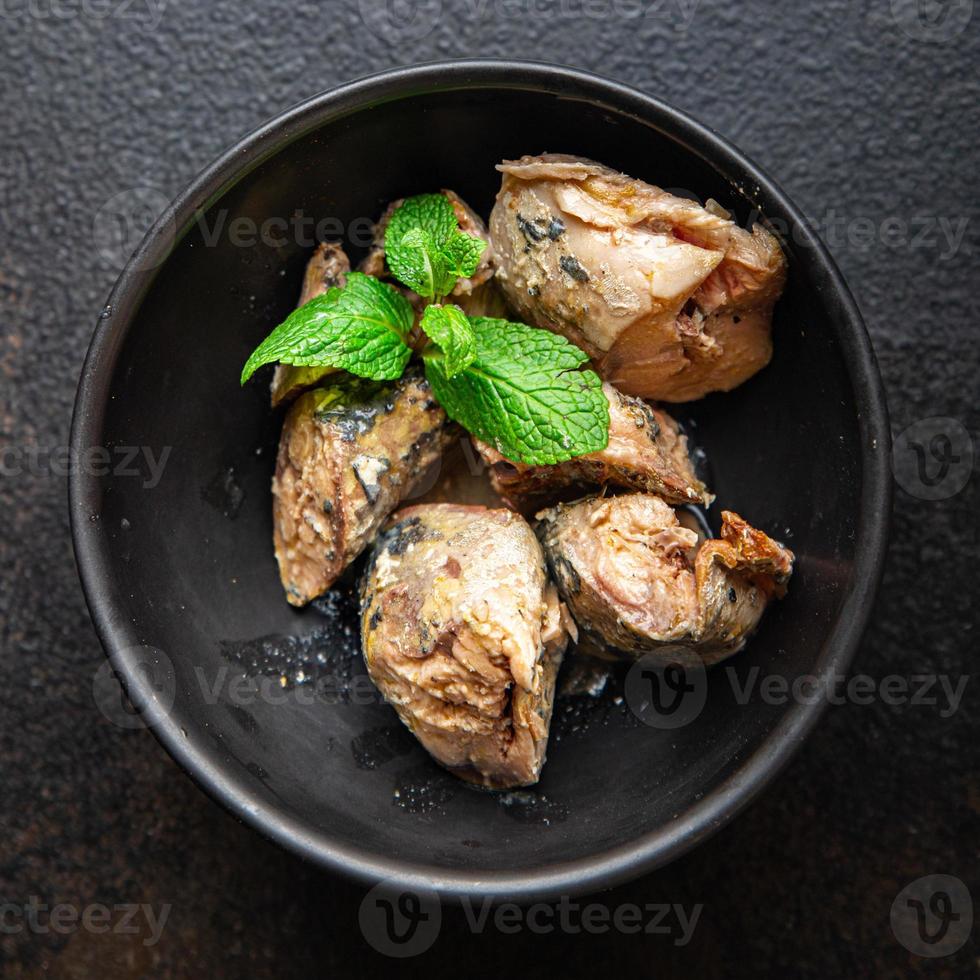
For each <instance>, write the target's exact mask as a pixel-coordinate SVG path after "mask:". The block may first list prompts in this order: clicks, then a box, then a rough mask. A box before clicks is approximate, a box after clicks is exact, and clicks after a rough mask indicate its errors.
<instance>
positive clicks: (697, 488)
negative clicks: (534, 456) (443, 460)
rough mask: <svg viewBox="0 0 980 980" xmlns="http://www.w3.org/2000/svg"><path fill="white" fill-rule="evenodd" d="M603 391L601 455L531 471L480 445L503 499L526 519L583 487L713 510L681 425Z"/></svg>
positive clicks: (635, 401)
mask: <svg viewBox="0 0 980 980" xmlns="http://www.w3.org/2000/svg"><path fill="white" fill-rule="evenodd" d="M602 390H603V393H604V394H605V396H606V399H607V401H608V402H609V442H608V444H607V445H606V448H605V449H601V450H599V452H595V453H588V454H586V455H584V456H576V457H574V458H573V459H570V460H567V461H566V462H564V463H558V464H556V465H553V466H530V465H528V464H526V463H519V462H514V461H512V460H509V459H506V458H505V457H504V456H502V455H501V454H500V453H499V452H498V451H497V450H496V449H494V448H493V447H492V446H488V445H487V444H486V443H484V442H480V440H479V439H474V440H473V444H474V446H475V448H476V450H477V452H479V454H480V456H481V458H482V459H483V461H484V462H485V463H486V464H487V466H488V467H489V474H490V480H491V482H492V483H493V487H494V489H495V490H496V491H497V493H499V494H500V496H501V497H503V498H504V499H505V500H506V501H507V502H508V503H509V504H510V505H511V506H513V507H514V508H516V509H517V510H520V511H521V512H522V513H533V512H534V511H535V510H537V509H539V508H540V507H541V506H542V505H544V504H545V503H550V502H553V500H554V495H555V491H557V490H560V489H562V488H565V487H570V486H574V485H576V484H580V483H584V484H599V485H600V486H603V485H605V484H607V483H609V484H612V485H614V486H617V487H625V488H626V489H628V490H644V491H648V492H650V493H656V494H659V495H660V496H661V497H663V498H664V499H665V500H668V501H670V502H671V503H674V504H703V505H705V506H707V505H709V504H710V503H711V501H712V500H713V499H714V497H713V495H712V494H711V493H709V492H708V489H707V487H705V485H704V484H703V483H702V482H701V481H700V480H699V479H698V477H697V475H696V474H695V472H694V464H693V462H692V461H691V457H690V454H689V452H688V446H687V437H686V436H684V434H683V433H682V432H681V431H680V428H679V427H678V425H677V422H675V421H674V419H672V418H671V417H670V416H669V415H668V414H667V413H666V412H664V411H662V410H660V409H658V408H654V407H653V406H651V405H648V404H646V402H644V401H642V400H641V399H639V398H633V397H630V396H629V395H624V394H622V393H621V392H619V391H618V390H617V389H616V388H614V387H613V386H612V385H611V384H609V383H608V382H607V383H605V384H604V385H603V386H602ZM549 497H550V498H551V500H549V499H548V498H549Z"/></svg>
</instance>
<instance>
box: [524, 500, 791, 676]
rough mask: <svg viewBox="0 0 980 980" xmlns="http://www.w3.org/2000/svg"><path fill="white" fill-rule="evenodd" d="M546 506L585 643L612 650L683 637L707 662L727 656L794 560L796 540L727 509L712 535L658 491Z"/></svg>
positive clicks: (554, 552)
mask: <svg viewBox="0 0 980 980" xmlns="http://www.w3.org/2000/svg"><path fill="white" fill-rule="evenodd" d="M538 516H539V517H540V518H541V524H540V525H539V534H540V536H541V539H542V542H543V544H544V549H545V554H546V555H547V557H548V566H549V568H550V569H551V574H552V576H553V578H554V580H555V582H556V584H557V585H558V590H559V592H560V593H561V596H562V598H563V599H564V600H565V602H566V603H567V604H568V608H569V610H570V611H571V613H572V616H573V617H574V619H575V621H576V623H577V624H578V626H579V629H580V630H581V632H582V634H583V639H584V642H583V647H584V648H585V649H586V650H587V651H589V652H592V653H597V654H600V655H603V656H625V657H628V658H637V657H640V656H642V655H643V654H645V653H647V652H649V651H655V650H657V649H658V648H659V647H661V646H663V645H665V644H674V645H676V644H680V645H683V646H688V647H692V648H693V649H695V650H696V651H697V652H698V654H699V655H700V657H701V658H702V660H703V661H704V662H705V663H706V664H712V663H716V662H717V661H719V660H723V659H725V658H726V657H728V656H731V655H732V654H733V653H736V652H737V651H739V650H741V649H742V647H743V646H745V642H746V640H747V639H748V637H749V635H750V634H751V633H752V632H753V631H754V630H755V628H756V627H757V626H758V624H759V620H760V619H761V618H762V614H763V612H764V611H765V608H766V605H767V604H768V602H769V600H770V599H772V598H774V597H781V596H783V595H784V594H785V591H786V584H787V582H788V581H789V577H790V574H791V573H792V570H793V553H792V552H791V551H790V550H789V549H788V548H785V547H784V546H783V545H781V544H779V542H777V541H773V540H772V538H769V537H767V536H766V535H765V534H763V533H762V531H757V530H756V529H755V528H753V527H750V526H749V525H748V524H747V523H746V522H745V521H744V520H742V518H741V517H739V516H738V514H735V513H732V512H731V511H722V528H721V537H720V539H709V540H701V539H699V536H698V534H697V532H696V531H693V530H690V529H689V528H687V527H684V526H683V525H681V524H680V522H679V521H678V519H677V515H676V514H675V513H674V510H673V509H672V508H671V507H670V506H668V505H667V504H666V503H664V501H663V500H661V499H660V498H659V497H655V496H652V495H650V494H626V495H624V496H621V497H610V498H600V497H592V498H589V499H587V500H582V501H579V502H577V503H574V504H570V505H559V506H558V507H555V508H553V509H551V510H549V511H545V512H543V513H542V514H539V515H538Z"/></svg>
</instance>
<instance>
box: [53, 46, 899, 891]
mask: <svg viewBox="0 0 980 980" xmlns="http://www.w3.org/2000/svg"><path fill="white" fill-rule="evenodd" d="M501 88H507V89H516V90H519V91H520V90H523V91H528V92H539V93H545V94H552V95H557V96H560V97H566V98H577V99H583V100H586V101H588V102H590V103H592V104H599V105H601V106H602V107H604V108H608V109H609V110H611V111H612V112H613V113H615V114H616V115H620V116H623V115H625V116H628V117H632V118H633V119H635V120H637V121H638V122H640V123H642V124H643V125H646V126H648V127H650V128H653V129H655V130H660V131H663V132H664V133H665V134H666V135H668V136H669V137H670V138H672V139H675V140H677V141H679V142H681V143H682V144H683V145H684V146H685V147H686V149H688V150H689V151H690V152H693V153H695V154H697V155H698V156H700V157H701V158H703V159H705V160H706V162H707V163H708V164H709V165H711V166H713V167H714V168H715V169H716V170H718V171H719V172H720V173H721V174H722V175H723V176H725V177H727V178H728V179H730V180H731V179H732V178H731V175H732V174H738V175H739V176H740V177H742V178H743V180H742V183H741V188H742V191H743V194H745V195H746V196H747V197H749V198H750V200H752V199H754V200H756V201H758V202H762V203H761V210H762V212H763V213H766V212H767V210H770V211H771V210H772V209H773V206H774V207H775V209H777V210H779V211H781V212H782V213H783V214H784V215H786V216H787V217H788V218H789V219H791V222H792V224H793V226H794V250H795V251H796V252H797V254H798V255H804V256H806V262H805V265H806V268H807V274H808V276H810V277H811V278H812V279H813V281H814V283H815V285H816V287H817V288H818V289H820V290H821V292H823V293H824V295H826V296H827V297H828V301H829V302H831V303H833V304H835V305H836V306H837V309H838V312H839V318H840V321H841V323H842V325H843V326H842V329H841V330H840V331H838V332H837V340H838V343H839V344H840V346H841V351H842V355H843V359H844V362H845V365H846V368H847V371H848V376H849V381H850V384H851V386H852V389H853V391H854V398H855V402H856V405H857V411H858V424H859V432H860V437H861V441H862V445H863V447H864V451H863V455H862V488H861V500H860V513H859V521H858V528H857V539H856V543H855V562H854V571H853V578H852V585H851V589H850V592H849V593H848V594H847V595H846V598H845V600H844V602H843V603H842V605H841V607H840V609H839V611H838V614H837V616H836V618H835V620H834V623H833V625H832V628H831V630H830V632H829V633H828V635H827V637H826V639H825V641H824V643H823V645H822V647H821V649H820V653H819V657H818V659H817V662H816V664H815V665H814V673H826V674H827V675H830V674H839V673H843V672H844V671H846V670H847V668H848V667H849V665H850V663H851V661H852V660H853V657H854V655H855V653H856V650H857V647H858V644H859V642H860V640H861V636H862V634H863V632H864V629H865V626H866V625H867V621H868V618H869V616H870V611H871V606H872V603H873V600H874V596H875V593H876V590H877V588H878V585H879V583H880V580H881V576H882V571H883V565H884V558H885V551H886V547H887V537H888V524H889V519H890V512H891V494H892V485H891V474H890V455H891V454H890V445H891V436H890V429H889V423H888V412H887V405H886V402H885V395H884V390H883V386H882V382H881V378H880V375H879V372H878V367H877V363H876V360H875V356H874V352H873V349H872V346H871V341H870V339H869V337H868V334H867V331H866V329H865V326H864V323H863V321H862V318H861V315H860V312H859V311H858V308H857V305H856V303H855V301H854V299H853V297H852V296H851V293H850V291H849V289H848V287H847V285H846V284H845V282H844V280H843V277H842V276H841V273H840V271H839V270H838V268H837V266H836V264H835V263H834V261H833V259H832V258H831V257H830V254H829V252H828V250H827V248H826V246H824V244H823V243H822V242H821V241H820V240H819V238H818V237H817V235H816V234H815V233H814V231H813V229H812V227H811V226H810V224H809V223H808V222H807V221H806V219H805V218H804V216H803V215H802V214H801V212H800V211H799V210H798V209H797V208H796V207H795V206H794V205H793V203H792V202H791V201H790V200H789V199H788V198H787V197H786V195H785V194H784V193H783V191H782V190H781V189H780V188H779V187H778V185H777V184H775V182H774V181H772V179H771V178H770V177H768V175H766V174H765V172H764V171H762V170H761V169H760V168H759V167H758V166H756V165H755V164H754V163H752V162H751V161H750V160H749V159H747V158H746V157H745V155H744V154H742V153H741V152H740V151H738V150H736V149H735V147H734V146H732V145H731V144H730V143H728V142H727V140H725V139H724V138H723V137H721V136H720V135H718V134H717V133H715V132H714V131H713V130H711V129H710V128H709V127H707V126H705V125H704V124H702V123H700V122H697V121H696V120H694V119H692V118H691V117H689V116H688V115H686V114H685V113H683V112H681V111H680V110H678V109H675V108H673V107H672V106H669V105H667V104H666V103H664V102H663V101H661V100H660V99H658V98H655V97H654V96H651V95H647V94H645V93H644V92H641V91H639V90H638V89H635V88H633V87H631V86H629V85H626V84H623V83H621V82H617V81H613V80H611V79H607V78H603V77H602V76H599V75H596V74H593V73H591V72H587V71H583V70H581V69H577V68H571V67H565V66H561V65H555V64H547V63H543V62H532V61H515V60H496V59H467V60H460V61H452V62H429V63H425V64H419V65H410V66H407V67H401V68H395V69H391V70H388V71H383V72H379V73H376V74H372V75H368V76H366V77H364V78H360V79H357V80H355V81H352V82H349V83H345V84H342V85H340V86H337V87H334V88H332V89H328V90H326V91H324V92H321V93H319V94H317V95H314V96H312V97H311V98H309V99H306V100H304V101H302V102H299V103H297V104H295V105H293V106H292V107H290V108H288V109H286V110H285V111H283V112H281V113H280V114H278V115H277V116H275V117H273V118H272V119H270V120H268V121H266V122H265V123H263V124H262V125H261V126H259V127H258V128H257V129H255V130H253V131H252V132H251V133H249V134H248V135H246V136H244V137H243V138H242V139H241V140H239V141H238V142H237V143H236V144H235V145H233V146H232V147H230V148H229V149H228V150H226V151H225V152H224V153H223V154H222V155H221V156H220V157H218V158H217V159H216V160H215V161H214V162H213V163H211V164H210V165H209V166H208V167H207V168H205V169H204V170H203V171H202V172H201V173H199V174H198V175H197V176H196V177H195V178H194V179H193V180H192V181H190V183H188V184H187V185H186V186H185V187H184V189H183V190H182V191H181V192H180V194H179V195H178V196H177V197H176V198H175V199H174V201H173V202H172V203H171V204H170V205H169V206H168V207H167V209H166V210H165V211H164V212H163V214H161V215H160V217H159V218H158V220H157V221H156V222H155V224H154V225H153V226H152V227H151V229H150V230H149V231H148V232H147V234H146V236H145V237H144V239H143V241H142V242H141V243H140V245H139V246H138V247H137V249H136V251H135V252H134V253H133V255H132V256H131V258H130V260H129V262H128V263H127V265H126V267H125V268H124V269H123V271H122V273H121V274H120V276H119V278H118V280H117V282H116V284H115V286H114V287H113V289H112V291H111V293H110V295H109V297H108V300H107V305H106V311H105V312H104V313H103V315H102V316H101V317H100V318H99V322H98V324H97V326H96V329H95V332H94V334H93V337H92V340H91V343H90V346H89V349H88V353H87V355H86V358H85V362H84V366H83V368H82V371H81V375H80V378H79V383H78V390H77V395H76V401H75V410H74V414H73V417H72V426H71V439H70V452H71V458H72V459H73V460H74V459H79V458H81V454H82V453H83V452H84V451H85V449H86V448H87V447H90V446H97V445H101V444H102V432H103V422H104V419H105V414H106V408H107V403H108V396H109V390H110V386H111V381H112V377H113V372H114V368H115V364H116V360H117V358H118V355H119V352H120V350H121V348H122V344H123V341H124V340H125V338H126V336H127V334H128V332H129V329H130V327H131V325H132V322H133V319H134V316H135V315H136V313H137V312H138V310H139V306H140V303H141V301H142V298H143V296H144V295H145V294H146V292H147V290H148V289H149V287H150V284H151V283H152V281H153V279H154V278H155V275H156V273H157V271H158V270H159V269H160V267H162V265H163V264H164V262H165V261H166V260H167V258H168V257H169V255H170V254H171V252H172V250H173V249H174V248H175V247H176V245H177V243H178V242H179V241H180V238H181V237H182V233H183V232H186V230H187V229H188V228H189V227H190V224H191V221H192V219H193V215H194V214H195V212H196V211H197V210H198V209H201V208H204V207H206V206H208V205H209V204H210V203H211V202H213V201H214V200H216V199H217V198H218V197H220V196H221V195H222V194H223V193H224V192H225V191H226V190H227V189H228V188H229V187H230V186H231V184H232V183H234V182H235V181H237V180H238V179H240V178H241V177H242V176H243V175H244V174H245V173H248V172H250V171H251V170H253V169H254V168H255V167H257V166H259V165H260V164H261V163H262V162H264V161H265V160H267V159H268V158H269V157H271V156H273V155H275V154H276V153H278V152H279V151H280V150H281V149H283V148H284V147H285V146H286V145H288V144H289V143H291V142H293V141H294V140H296V139H299V138H301V137H303V136H305V135H306V134H307V133H309V132H310V131H312V130H315V129H317V128H319V127H321V126H323V125H325V124H327V123H329V122H332V121H334V120H336V119H338V118H341V117H344V116H349V115H352V114H354V113H356V112H359V111H363V110H365V109H368V108H370V107H371V106H374V105H377V104H380V103H382V102H389V101H397V100H399V99H402V98H409V97H413V96H418V95H424V94H433V93H437V92H440V91H458V90H460V89H463V90H479V89H501ZM746 178H747V179H746ZM749 188H751V191H749ZM175 229H176V234H175V233H174V232H175ZM106 313H109V315H106ZM83 469H84V468H82V467H75V466H71V467H70V468H69V470H70V472H69V512H70V520H71V530H72V539H73V543H74V549H75V560H76V564H77V567H78V571H79V576H80V578H81V582H82V588H83V591H84V594H85V598H86V601H87V603H88V606H89V610H90V612H91V615H92V619H93V622H94V624H95V628H96V632H97V634H98V636H99V638H100V640H101V642H102V644H103V646H104V648H105V650H106V651H107V654H108V657H109V660H110V661H111V663H112V666H113V668H114V669H115V671H116V673H117V676H119V678H120V680H121V681H122V683H123V685H124V687H125V688H126V690H127V691H128V692H129V694H130V696H131V697H134V698H135V699H138V700H139V702H140V703H142V704H144V705H146V720H147V722H148V727H150V729H151V731H153V733H154V735H155V736H156V737H157V739H158V740H159V741H160V742H161V743H162V745H163V746H164V748H166V750H167V751H168V752H169V753H170V755H171V756H172V757H173V758H174V759H175V760H176V762H177V763H178V764H179V765H180V766H181V768H183V769H184V770H185V771H186V772H187V773H188V774H189V775H190V776H191V777H192V778H193V779H194V780H195V782H197V783H198V785H199V786H201V787H202V788H203V789H204V790H205V791H206V792H207V793H208V794H209V795H210V796H211V797H212V798H214V799H216V800H217V801H218V802H219V803H221V804H222V805H223V806H224V807H226V808H227V809H228V810H229V811H231V813H232V814H234V815H235V816H236V817H238V818H239V819H241V820H242V821H244V822H245V823H247V824H249V825H251V826H252V827H253V828H255V829H257V830H258V831H259V832H260V833H262V834H263V835H265V836H266V837H267V838H270V839H272V840H274V841H276V842H277V843H279V844H281V845H282V846H283V847H285V848H286V849H287V850H289V851H292V852H293V853H295V854H297V855H299V856H300V857H302V858H304V859H306V860H308V861H311V862H312V863H314V864H316V865H318V866H320V867H322V868H325V869H328V870H331V871H337V872H341V873H343V874H346V875H348V876H350V877H353V878H354V879H356V880H359V881H361V882H363V883H366V884H369V885H370V884H375V883H377V882H378V881H382V880H383V881H386V882H388V883H389V884H390V885H391V886H392V887H394V888H399V889H404V890H414V891H420V892H436V893H438V894H439V895H440V897H442V898H446V899H450V900H460V899H463V898H467V899H470V900H474V899H475V900H483V899H487V898H489V899H492V900H503V899H507V900H517V901H531V900H537V899H543V898H549V897H556V896H560V895H568V896H574V895H578V894H583V893H587V892H593V891H597V890H599V889H603V888H608V887H611V886H612V885H615V884H617V883H619V882H622V881H624V880H627V879H629V878H634V877H637V876H638V875H640V874H643V873H645V872H649V871H651V870H653V869H655V868H657V867H660V866H662V865H664V864H666V863H668V862H669V861H672V860H674V859H675V858H677V857H679V856H680V855H681V854H683V853H685V852H686V851H688V850H690V849H691V848H693V847H694V846H696V845H697V844H698V843H700V842H701V841H703V840H704V839H706V838H707V837H709V836H710V835H711V834H713V833H715V832H716V831H717V830H718V829H720V828H721V827H722V826H724V825H725V824H727V823H728V822H729V821H730V820H731V819H732V818H733V817H734V816H735V815H736V814H738V813H739V812H740V811H741V810H742V809H743V808H745V807H746V806H747V805H748V804H749V803H750V802H751V801H752V800H753V799H754V798H755V797H756V796H757V795H758V794H759V792H760V791H761V790H762V789H763V788H764V787H765V786H766V785H767V784H768V783H769V782H770V781H771V780H772V779H773V778H774V777H775V775H776V774H777V773H778V772H779V771H780V770H781V769H782V768H783V766H784V765H785V764H786V763H787V762H788V760H789V759H790V758H791V756H792V755H793V753H794V752H795V751H796V750H797V748H798V747H799V746H800V744H801V743H802V742H803V740H804V738H805V737H806V736H807V734H808V733H809V732H810V731H811V729H812V728H813V726H814V725H815V724H816V722H817V720H818V719H819V717H820V716H821V714H822V712H823V710H824V708H825V707H826V705H825V703H824V699H819V700H818V701H817V702H816V703H814V704H805V703H796V704H792V705H790V706H789V707H788V709H787V710H786V711H785V713H784V714H783V715H782V717H781V718H780V720H779V722H778V724H777V725H775V726H774V727H773V729H772V730H771V731H770V732H769V733H768V734H767V735H766V736H765V738H764V740H763V742H762V744H761V745H760V746H759V747H758V748H757V750H756V751H755V752H754V753H753V754H752V755H750V756H748V757H747V758H746V759H744V760H743V761H742V763H741V764H740V765H739V766H738V768H737V770H736V771H735V772H734V773H732V774H731V775H730V776H729V778H728V779H727V780H725V781H724V782H723V783H721V784H720V785H719V786H717V787H716V788H715V789H714V790H712V791H711V792H710V793H707V794H706V795H705V796H704V797H703V798H702V799H701V800H700V801H699V802H698V803H696V804H695V805H694V806H693V807H691V808H689V809H688V810H687V811H685V812H683V813H682V814H680V815H679V816H678V817H677V818H676V819H675V820H672V821H671V822H669V823H667V824H665V825H664V826H662V827H660V828H658V829H656V830H654V831H651V832H649V833H647V834H644V835H643V836H641V837H638V838H636V839H634V840H632V841H630V842H629V843H627V844H622V845H619V846H617V847H615V848H612V849H606V850H601V851H596V852H595V853H592V854H589V855H588V856H585V857H581V858H578V859H575V860H570V861H567V862H561V863H553V864H549V865H543V866H540V867H536V868H531V869H529V870H527V871H524V872H515V871H468V870H460V869H449V868H441V867H437V866H435V865H429V864H426V863H424V862H405V861H400V860H395V859H390V858H386V857H385V856H384V855H383V854H379V853H376V852H372V851H367V850H361V849H360V848H358V847H355V846H351V845H349V844H346V843H344V842H342V841H340V840H339V839H335V838H333V837H331V835H330V834H329V832H327V831H325V830H316V829H312V828H310V827H309V826H307V825H306V824H305V823H304V822H302V821H300V820H298V819H296V818H294V817H292V816H290V815H287V814H284V813H281V812H279V811H278V810H277V809H276V808H275V807H274V806H271V805H269V804H267V803H265V802H263V801H262V800H261V798H260V797H259V796H258V795H257V794H256V793H254V792H251V791H250V790H249V789H248V787H247V786H246V785H245V784H244V783H242V782H240V781H237V780H236V779H235V778H233V777H231V776H229V775H228V774H227V772H226V770H225V768H224V767H223V766H222V765H221V764H220V763H218V762H217V761H216V760H215V759H213V758H209V754H208V752H207V748H206V747H205V746H197V745H195V744H193V743H192V742H191V741H190V740H189V739H187V738H184V737H183V736H182V733H181V731H180V728H179V725H178V722H177V721H176V720H175V719H174V718H173V717H172V716H170V715H169V714H168V713H167V712H165V711H160V710H158V706H157V704H156V702H155V701H154V692H153V691H152V689H150V688H149V687H148V684H147V678H146V677H145V674H144V673H143V672H142V671H140V670H139V669H138V663H137V661H136V658H135V655H134V652H133V651H134V648H135V647H136V646H138V644H139V643H140V640H139V637H138V635H137V633H136V630H135V628H134V627H133V624H132V623H131V622H130V621H129V619H128V618H127V617H124V616H123V615H122V614H121V607H120V604H119V603H118V602H117V601H116V600H117V593H118V589H117V587H116V586H115V585H114V583H113V576H112V567H111V563H110V557H109V553H108V548H107V545H106V539H105V537H104V536H103V535H102V534H101V533H100V530H99V528H98V522H97V521H95V522H93V521H92V520H90V515H97V514H98V513H99V512H100V509H101V487H100V480H99V477H98V476H96V475H94V474H92V473H88V474H86V473H85V472H82V470H83Z"/></svg>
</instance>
